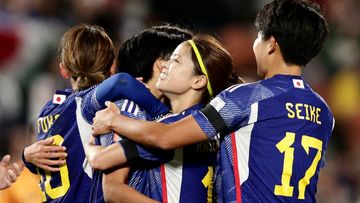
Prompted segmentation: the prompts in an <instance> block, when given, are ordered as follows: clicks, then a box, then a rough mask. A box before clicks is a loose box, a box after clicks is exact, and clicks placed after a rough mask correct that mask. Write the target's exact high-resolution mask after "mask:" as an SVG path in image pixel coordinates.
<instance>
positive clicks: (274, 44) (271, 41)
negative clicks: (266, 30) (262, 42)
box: [266, 36, 278, 55]
mask: <svg viewBox="0 0 360 203" xmlns="http://www.w3.org/2000/svg"><path fill="white" fill-rule="evenodd" d="M267 41H268V44H267V46H266V49H267V53H268V54H269V55H270V54H272V53H274V52H275V50H276V49H277V48H278V43H277V42H276V40H275V38H274V37H273V36H271V37H270V38H269V39H268V40H267Z"/></svg>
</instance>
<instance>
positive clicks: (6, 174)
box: [0, 155, 24, 189]
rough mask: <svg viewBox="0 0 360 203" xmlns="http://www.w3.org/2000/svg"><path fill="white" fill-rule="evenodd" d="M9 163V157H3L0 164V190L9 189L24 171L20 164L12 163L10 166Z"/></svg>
mask: <svg viewBox="0 0 360 203" xmlns="http://www.w3.org/2000/svg"><path fill="white" fill-rule="evenodd" d="M9 163H10V155H6V156H4V157H3V158H2V160H1V162H0V189H5V188H8V187H10V185H11V183H13V182H15V181H16V179H17V177H18V176H19V175H20V174H21V172H22V170H23V169H24V165H23V164H21V163H14V164H12V165H11V166H9Z"/></svg>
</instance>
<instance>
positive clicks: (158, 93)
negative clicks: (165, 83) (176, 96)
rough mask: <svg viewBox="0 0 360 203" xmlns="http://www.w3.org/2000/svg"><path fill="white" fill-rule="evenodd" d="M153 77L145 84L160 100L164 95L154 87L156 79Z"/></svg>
mask: <svg viewBox="0 0 360 203" xmlns="http://www.w3.org/2000/svg"><path fill="white" fill-rule="evenodd" d="M154 78H155V77H153V78H151V79H150V80H149V81H148V82H147V83H146V86H147V87H148V88H149V90H150V92H151V93H152V94H153V95H154V96H155V97H156V98H157V99H159V100H162V99H163V97H164V95H163V94H162V92H160V91H159V90H158V89H157V88H156V82H157V79H156V80H155V79H154Z"/></svg>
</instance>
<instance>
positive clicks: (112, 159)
mask: <svg viewBox="0 0 360 203" xmlns="http://www.w3.org/2000/svg"><path fill="white" fill-rule="evenodd" d="M86 157H87V159H88V161H89V164H90V166H91V167H92V168H94V169H96V170H107V169H110V168H112V167H115V166H120V165H122V164H125V163H126V162H127V160H126V157H125V155H124V151H123V149H122V147H121V146H120V145H119V144H118V143H114V144H112V145H110V146H108V147H99V146H88V147H87V149H86Z"/></svg>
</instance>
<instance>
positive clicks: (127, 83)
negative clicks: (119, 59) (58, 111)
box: [76, 73, 170, 203]
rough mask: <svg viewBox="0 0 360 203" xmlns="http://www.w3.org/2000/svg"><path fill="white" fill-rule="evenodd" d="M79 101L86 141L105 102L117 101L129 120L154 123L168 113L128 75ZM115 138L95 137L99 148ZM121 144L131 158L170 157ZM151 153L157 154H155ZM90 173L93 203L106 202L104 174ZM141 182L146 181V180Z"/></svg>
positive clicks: (96, 89) (89, 93) (122, 74)
mask: <svg viewBox="0 0 360 203" xmlns="http://www.w3.org/2000/svg"><path fill="white" fill-rule="evenodd" d="M123 98H130V99H132V100H134V101H137V102H138V103H140V104H141V106H142V107H144V108H146V110H147V111H146V110H145V109H144V108H142V107H140V106H138V105H137V104H136V103H135V102H134V101H132V100H128V99H123ZM76 100H77V105H78V108H77V114H76V116H77V122H78V126H79V131H80V135H81V136H82V137H87V138H88V136H89V135H91V131H92V128H91V124H92V120H93V118H94V117H95V113H96V111H98V110H101V109H103V108H104V107H105V105H104V102H105V101H108V100H110V101H114V100H117V101H115V104H116V105H117V106H118V108H119V110H120V112H121V114H123V115H125V116H128V117H130V118H136V119H141V120H153V119H154V118H156V117H158V116H161V115H162V114H165V113H166V112H168V107H166V106H165V105H164V104H163V103H161V102H160V101H159V100H157V99H156V98H155V97H154V96H153V95H152V94H151V92H150V91H149V90H148V89H147V88H146V87H145V86H144V85H143V84H141V83H140V82H139V81H137V80H136V79H134V78H133V77H131V76H130V75H128V74H125V73H121V74H117V75H114V76H112V77H110V78H109V79H107V80H105V81H104V82H103V83H101V84H100V85H99V86H97V87H95V88H93V89H92V90H91V91H89V92H88V93H87V94H86V95H83V96H82V97H78V98H76ZM116 139H117V136H114V134H113V133H110V134H106V135H102V136H100V137H99V138H96V140H95V141H96V144H98V145H102V146H109V145H110V144H112V143H114V142H115V141H116ZM119 139H121V138H119ZM86 141H88V140H86ZM121 145H124V151H125V152H126V153H129V154H133V155H132V156H135V154H139V153H138V151H140V152H142V153H141V154H142V155H146V156H147V157H153V158H152V159H153V160H157V159H161V160H163V159H162V157H165V158H166V157H167V156H162V155H160V154H162V153H159V152H157V151H159V150H154V149H146V148H142V147H141V146H137V145H135V144H134V143H132V142H130V141H127V140H124V142H121ZM129 149H131V150H129ZM152 153H154V155H153V154H152ZM159 155H160V156H159ZM129 156H131V155H129ZM169 159H170V158H166V160H169ZM87 170H88V171H89V173H91V174H92V183H91V192H90V202H94V203H100V202H104V197H103V192H102V175H103V173H102V171H98V170H94V171H92V169H91V168H90V166H89V165H88V167H87ZM140 182H143V180H141V181H140ZM135 189H137V188H135Z"/></svg>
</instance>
